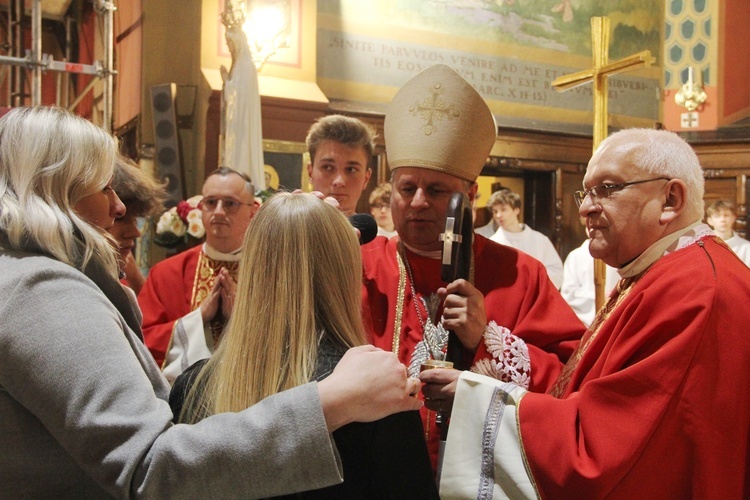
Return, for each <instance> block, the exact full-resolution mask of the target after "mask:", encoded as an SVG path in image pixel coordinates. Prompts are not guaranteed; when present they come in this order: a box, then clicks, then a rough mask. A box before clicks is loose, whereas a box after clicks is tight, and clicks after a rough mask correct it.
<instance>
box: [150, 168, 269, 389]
mask: <svg viewBox="0 0 750 500" xmlns="http://www.w3.org/2000/svg"><path fill="white" fill-rule="evenodd" d="M202 195H203V198H202V200H201V211H202V219H203V225H204V227H205V228H206V241H205V243H204V244H203V245H199V246H196V247H193V248H191V249H189V250H186V251H184V252H182V253H179V254H177V255H175V256H174V257H170V258H168V259H165V260H163V261H161V262H159V263H158V264H156V265H155V266H154V267H153V268H152V269H151V271H150V272H149V274H148V278H147V279H146V283H145V284H144V286H143V289H142V290H141V292H140V293H139V294H138V304H139V305H140V307H141V310H142V311H143V337H144V341H145V343H146V346H147V347H148V348H149V350H150V351H151V354H153V356H154V359H156V362H157V363H158V364H160V365H161V366H162V369H163V371H164V375H165V377H166V378H167V380H169V381H170V382H173V381H174V380H175V379H176V378H177V376H178V375H179V374H180V373H182V372H183V371H184V370H185V369H187V368H188V367H189V366H190V365H192V364H193V363H195V362H196V361H198V360H201V359H204V358H207V357H210V356H211V354H212V353H213V350H214V348H215V346H216V345H217V344H218V341H219V339H220V337H221V333H222V331H223V328H224V326H225V323H226V321H227V319H228V318H229V314H230V313H231V311H232V305H233V299H234V288H235V286H236V280H237V270H238V266H239V252H240V250H241V247H242V241H243V239H244V237H245V232H246V230H247V226H248V224H249V223H250V219H252V217H253V215H254V214H255V212H256V210H257V209H258V206H259V204H258V202H257V201H255V191H254V188H253V185H252V183H251V182H250V178H249V177H247V176H246V175H245V174H243V173H241V172H238V171H236V170H233V169H230V168H227V167H222V168H219V169H217V170H216V171H214V172H213V173H211V174H210V175H209V176H208V177H207V178H206V180H205V182H204V184H203V189H202Z"/></svg>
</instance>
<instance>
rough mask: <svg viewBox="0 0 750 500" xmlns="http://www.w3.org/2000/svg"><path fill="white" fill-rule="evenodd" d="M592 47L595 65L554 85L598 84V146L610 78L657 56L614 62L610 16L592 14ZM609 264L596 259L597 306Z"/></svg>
mask: <svg viewBox="0 0 750 500" xmlns="http://www.w3.org/2000/svg"><path fill="white" fill-rule="evenodd" d="M591 48H592V50H593V60H594V67H593V68H590V69H586V70H583V71H579V72H577V73H573V74H570V75H564V76H561V77H559V78H556V79H555V80H554V81H553V82H552V86H553V87H554V88H555V90H557V91H558V92H563V91H565V90H569V89H572V88H574V87H578V86H579V85H583V84H586V83H589V82H592V83H593V84H594V147H593V150H594V151H596V148H598V147H599V144H600V143H601V142H602V141H603V140H604V138H605V137H607V93H608V80H607V78H608V77H610V76H612V75H616V74H618V73H624V72H626V71H632V70H634V69H638V68H643V67H647V66H651V64H653V62H654V58H653V57H651V51H648V50H644V51H641V52H638V53H637V54H633V55H631V56H628V57H624V58H622V59H618V60H617V61H614V62H611V63H610V62H609V18H607V17H592V18H591ZM605 279H606V267H605V265H604V262H602V261H601V260H599V259H594V290H595V291H596V299H595V300H596V302H595V303H596V310H597V311H598V310H599V309H600V308H601V307H602V305H603V304H604V285H605Z"/></svg>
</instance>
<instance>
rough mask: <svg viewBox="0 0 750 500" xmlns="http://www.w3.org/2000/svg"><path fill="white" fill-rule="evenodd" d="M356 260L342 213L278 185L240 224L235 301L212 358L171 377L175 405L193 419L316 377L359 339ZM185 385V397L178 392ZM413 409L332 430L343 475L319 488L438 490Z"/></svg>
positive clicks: (398, 494)
mask: <svg viewBox="0 0 750 500" xmlns="http://www.w3.org/2000/svg"><path fill="white" fill-rule="evenodd" d="M361 286H362V262H361V258H360V250H359V244H358V241H357V237H356V235H355V233H354V231H353V229H352V227H351V225H350V224H349V222H348V221H347V219H346V217H344V215H343V214H342V213H341V212H340V211H339V210H337V209H336V208H334V207H333V206H331V205H329V204H327V203H325V202H323V201H321V200H320V199H318V198H317V197H315V196H314V195H312V194H289V193H279V194H276V195H274V196H273V197H272V198H270V199H269V200H268V201H266V203H264V204H263V205H262V206H261V208H260V209H259V210H258V213H257V214H256V216H255V218H254V219H253V221H252V222H251V223H250V226H249V227H248V231H247V234H246V235H245V241H244V246H243V251H242V260H241V261H240V275H239V280H238V287H237V298H236V303H235V309H234V311H233V312H232V317H231V319H230V321H229V325H228V326H227V330H226V332H225V334H224V338H223V340H222V342H221V344H220V346H219V348H218V349H217V351H216V353H215V354H214V356H213V357H212V358H211V359H210V360H207V361H206V360H204V361H203V362H199V363H197V364H196V365H193V367H191V368H190V369H188V370H187V371H186V372H185V374H183V375H182V376H181V377H180V378H178V379H177V382H176V383H175V386H174V387H173V389H172V395H171V397H170V400H171V402H172V403H173V409H174V411H175V414H177V412H178V411H179V410H180V408H181V417H180V418H181V420H182V421H185V422H190V423H195V422H197V421H199V420H201V419H203V418H205V417H207V416H209V415H213V414H216V413H224V412H233V411H237V410H239V409H242V408H246V407H247V406H250V405H252V404H255V403H257V402H259V401H261V400H262V399H264V398H266V397H268V396H271V395H273V394H276V393H277V392H279V391H283V390H286V389H291V388H293V387H296V386H299V385H302V384H306V383H307V382H309V381H310V380H322V379H324V378H325V377H326V376H327V375H328V374H330V373H331V371H332V370H333V369H334V367H335V366H336V363H337V362H338V361H339V360H340V359H341V357H342V356H343V354H344V353H345V352H346V351H347V349H350V348H351V347H354V346H358V345H363V344H365V343H366V339H365V334H364V331H363V326H362V315H361ZM186 394H187V399H185V400H184V405H183V404H182V403H183V401H182V400H183V397H184V396H185V395H186ZM422 432H423V431H422V425H421V421H420V418H419V415H418V413H417V412H407V413H401V414H398V415H393V416H391V417H388V418H386V419H382V420H380V421H377V422H374V423H370V424H354V425H349V426H345V427H343V428H341V429H339V430H338V431H336V432H334V433H333V437H334V440H335V442H336V445H337V447H338V449H339V452H340V454H341V459H342V463H343V466H344V483H343V484H342V485H338V486H334V487H331V488H327V489H324V490H318V491H314V492H309V493H308V494H307V495H306V496H307V497H322V498H337V497H340V498H437V491H436V488H435V483H434V480H433V478H432V472H431V468H430V463H429V460H428V456H427V448H426V445H425V441H424V438H423V437H422Z"/></svg>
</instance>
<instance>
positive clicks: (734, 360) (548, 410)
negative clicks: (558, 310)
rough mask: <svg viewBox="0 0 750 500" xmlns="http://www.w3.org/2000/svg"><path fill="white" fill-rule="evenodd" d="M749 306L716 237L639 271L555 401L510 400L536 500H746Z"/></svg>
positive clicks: (747, 274) (746, 276)
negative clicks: (515, 408)
mask: <svg viewBox="0 0 750 500" xmlns="http://www.w3.org/2000/svg"><path fill="white" fill-rule="evenodd" d="M748 299H750V269H748V267H747V266H745V265H744V264H743V263H742V262H741V261H740V260H739V259H738V258H737V257H736V256H735V255H734V254H733V253H732V251H731V250H730V249H729V248H728V247H727V246H726V245H725V244H724V243H723V242H722V241H721V240H720V239H718V238H716V237H705V238H703V239H702V240H700V241H699V242H698V243H695V244H692V245H690V246H688V247H686V248H684V249H681V250H678V251H676V252H673V253H671V254H668V255H666V256H664V257H662V258H661V259H659V260H658V261H657V262H656V263H655V264H653V265H652V266H651V268H650V269H648V270H647V271H645V273H642V275H641V276H640V278H639V279H638V280H637V281H636V282H635V283H634V284H633V285H632V287H631V288H630V289H629V291H628V292H627V294H626V295H625V297H624V298H623V299H622V300H621V301H620V303H619V304H618V305H617V306H616V307H615V308H614V309H613V310H612V312H611V313H610V315H609V317H608V318H607V319H606V320H604V322H603V323H602V324H601V326H600V328H599V329H598V331H597V332H596V335H595V337H594V338H593V339H592V340H591V341H590V343H589V345H588V347H587V349H586V350H585V351H584V352H583V354H582V355H581V356H580V359H579V361H578V362H577V366H576V367H575V369H574V371H573V372H572V374H571V377H570V382H569V384H568V385H567V386H566V387H564V390H563V392H562V394H561V395H562V399H561V400H559V399H554V398H553V397H552V396H550V395H540V394H533V393H528V394H526V395H525V396H523V398H522V399H521V401H520V403H519V410H518V415H519V417H518V418H519V420H520V433H521V443H522V446H523V448H522V449H523V450H524V452H525V460H524V461H525V462H526V463H527V464H528V467H529V470H530V472H531V474H532V476H533V480H534V482H535V483H536V486H537V489H538V491H539V492H540V493H541V495H542V496H543V497H545V498H584V497H585V498H604V497H606V498H644V497H649V498H748V495H750V454H749V452H748V450H750V383H748V382H749V381H750V334H749V333H748V332H749V328H750V307H749V306H748V303H747V302H748ZM586 335H587V336H590V335H591V334H590V332H587V334H586ZM587 340H588V339H587V338H586V337H584V339H583V340H582V342H581V344H582V345H585V344H586V342H587ZM540 436H543V438H540Z"/></svg>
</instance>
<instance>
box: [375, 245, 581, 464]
mask: <svg viewBox="0 0 750 500" xmlns="http://www.w3.org/2000/svg"><path fill="white" fill-rule="evenodd" d="M398 248H399V245H398V237H393V238H391V239H390V240H388V239H386V238H380V237H378V238H376V239H375V240H374V241H372V242H371V243H369V244H367V245H365V246H363V247H362V259H363V264H364V286H363V315H364V317H365V326H366V328H367V330H368V334H369V335H370V340H371V342H372V343H373V344H374V345H375V346H377V347H380V348H382V349H385V350H389V351H390V350H393V346H394V336H393V331H394V327H395V321H396V316H397V306H399V304H397V302H398V299H397V297H398V295H399V294H398V291H399V275H400V272H399V266H398V261H397V254H398ZM405 255H406V258H407V259H408V264H409V266H410V267H411V270H412V273H413V275H414V281H415V283H414V289H415V290H416V292H417V295H418V296H420V297H421V296H424V297H427V296H429V295H430V294H432V293H434V292H436V291H437V289H438V288H439V287H444V286H446V283H445V282H443V281H442V280H441V278H440V271H441V263H440V260H438V259H431V258H428V257H423V256H419V255H416V254H414V253H412V252H410V251H408V250H406V251H405ZM473 259H474V286H475V287H476V288H477V289H478V290H479V291H480V292H482V294H483V295H484V306H485V312H486V314H487V321H488V322H489V321H492V320H494V321H495V322H496V323H497V324H498V325H499V326H502V327H505V328H508V329H509V330H510V331H511V333H513V334H514V335H516V336H517V337H519V338H521V339H523V341H525V342H526V345H527V346H528V349H529V357H530V359H531V366H532V370H531V383H530V385H529V389H530V390H532V391H542V392H543V391H546V390H547V389H548V388H549V387H550V385H551V384H552V383H553V382H554V381H555V379H556V378H557V376H558V374H559V373H560V370H561V368H562V365H563V363H564V362H565V361H566V360H567V359H568V357H569V356H570V354H571V353H572V352H573V349H574V348H575V347H576V345H577V343H578V340H579V339H580V338H581V335H582V334H583V332H584V330H585V327H584V325H583V324H582V323H581V321H580V320H579V319H578V318H577V317H576V315H575V314H574V313H573V311H572V309H571V308H570V306H568V305H567V304H566V303H565V301H564V300H563V298H562V297H561V295H560V293H559V292H558V291H557V289H556V288H555V286H554V285H553V284H552V282H551V281H550V280H549V278H548V276H547V273H546V271H545V269H544V266H543V265H542V264H541V263H540V262H539V261H537V260H535V259H533V258H532V257H530V256H528V255H526V254H524V253H522V252H519V251H518V250H515V249H514V248H511V247H508V246H504V245H500V244H498V243H495V242H493V241H490V240H488V239H487V238H485V237H483V236H480V235H475V236H474V244H473ZM403 297H404V301H403V304H401V307H402V308H403V309H402V320H401V331H400V332H399V340H398V348H397V350H398V353H397V354H398V356H399V359H400V360H401V362H403V363H404V364H406V365H408V364H409V362H410V360H411V355H412V352H413V350H414V348H415V346H416V344H417V343H418V342H419V341H421V340H422V335H423V328H422V326H421V323H420V316H419V313H418V312H417V308H416V306H415V304H414V299H413V296H412V292H411V286H410V280H409V278H408V276H407V277H406V280H405V287H404V291H403ZM421 314H422V315H423V316H424V314H425V311H424V309H421ZM438 314H440V310H439V311H438ZM488 357H490V355H489V353H488V352H487V349H486V347H485V345H484V343H481V344H480V346H479V348H478V349H477V352H476V354H475V355H474V357H473V361H477V360H479V359H482V358H488ZM422 413H423V415H422V416H423V423H424V425H425V429H426V435H427V439H428V446H429V448H430V452H431V454H432V455H433V464H434V463H435V462H434V461H435V459H436V456H437V449H438V441H439V435H438V434H439V433H438V432H434V431H433V430H432V429H435V423H434V414H433V413H432V412H428V411H427V410H426V409H425V408H423V409H422Z"/></svg>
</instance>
